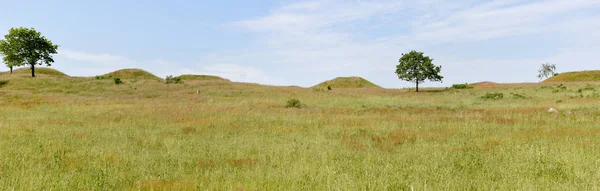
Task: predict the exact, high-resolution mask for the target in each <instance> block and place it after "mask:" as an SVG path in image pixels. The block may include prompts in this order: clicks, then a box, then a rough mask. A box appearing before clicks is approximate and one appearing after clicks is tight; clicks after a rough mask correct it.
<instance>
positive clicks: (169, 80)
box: [165, 75, 183, 84]
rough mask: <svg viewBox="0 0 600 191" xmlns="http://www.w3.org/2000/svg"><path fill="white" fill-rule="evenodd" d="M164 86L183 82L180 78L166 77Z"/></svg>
mask: <svg viewBox="0 0 600 191" xmlns="http://www.w3.org/2000/svg"><path fill="white" fill-rule="evenodd" d="M165 83H166V84H183V80H182V79H181V77H173V75H170V76H167V77H166V78H165Z"/></svg>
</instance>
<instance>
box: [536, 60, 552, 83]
mask: <svg viewBox="0 0 600 191" xmlns="http://www.w3.org/2000/svg"><path fill="white" fill-rule="evenodd" d="M555 71H556V64H550V63H548V62H546V63H544V64H542V67H540V69H539V70H538V76H537V77H538V78H539V79H540V81H539V83H541V82H542V80H543V79H545V78H548V77H550V76H553V75H556V73H555Z"/></svg>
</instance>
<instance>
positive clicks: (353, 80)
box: [314, 77, 381, 88]
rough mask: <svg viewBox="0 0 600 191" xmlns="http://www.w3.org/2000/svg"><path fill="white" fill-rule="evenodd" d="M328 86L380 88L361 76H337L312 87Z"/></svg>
mask: <svg viewBox="0 0 600 191" xmlns="http://www.w3.org/2000/svg"><path fill="white" fill-rule="evenodd" d="M328 86H331V88H381V87H380V86H378V85H376V84H374V83H373V82H370V81H368V80H365V79H364V78H361V77H339V78H335V79H333V80H329V81H325V82H322V83H320V84H317V85H315V86H314V87H321V88H327V87H328Z"/></svg>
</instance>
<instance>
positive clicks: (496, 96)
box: [481, 93, 504, 100]
mask: <svg viewBox="0 0 600 191" xmlns="http://www.w3.org/2000/svg"><path fill="white" fill-rule="evenodd" d="M502 98H504V93H487V94H485V95H483V96H481V99H485V100H499V99H502Z"/></svg>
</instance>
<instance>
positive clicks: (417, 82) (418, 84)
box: [417, 81, 419, 92]
mask: <svg viewBox="0 0 600 191" xmlns="http://www.w3.org/2000/svg"><path fill="white" fill-rule="evenodd" d="M417 92H419V82H418V81H417Z"/></svg>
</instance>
